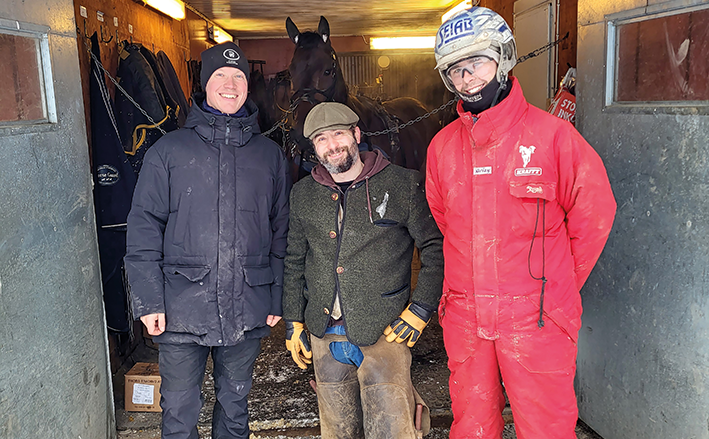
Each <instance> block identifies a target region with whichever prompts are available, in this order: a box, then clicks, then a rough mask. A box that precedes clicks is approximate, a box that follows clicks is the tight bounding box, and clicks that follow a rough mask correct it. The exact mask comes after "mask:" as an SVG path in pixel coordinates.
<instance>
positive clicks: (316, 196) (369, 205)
mask: <svg viewBox="0 0 709 439" xmlns="http://www.w3.org/2000/svg"><path fill="white" fill-rule="evenodd" d="M361 157H362V160H363V162H364V165H365V166H364V170H363V171H362V173H361V174H360V176H359V177H357V179H356V180H355V181H354V183H353V184H352V185H351V186H350V187H349V188H348V189H347V190H346V191H345V192H344V193H342V192H341V190H340V188H339V186H337V184H336V183H335V182H334V181H333V180H332V177H331V176H330V174H329V173H328V172H327V171H326V170H325V169H324V168H323V167H322V166H321V165H318V166H317V167H316V168H315V169H314V170H313V174H312V175H311V176H308V177H306V178H304V179H302V180H301V181H299V182H298V183H296V184H295V185H294V186H293V190H292V192H291V196H290V197H291V198H290V206H291V210H290V228H289V233H288V250H287V254H286V258H285V272H284V278H283V318H284V319H286V320H294V321H298V322H305V324H306V325H307V327H308V329H309V330H310V332H311V333H312V334H313V335H315V336H317V337H322V336H323V335H324V334H325V329H326V328H327V324H328V319H329V317H330V315H329V314H330V312H331V310H332V308H333V304H334V302H335V297H336V296H335V293H336V291H339V293H340V306H341V310H342V318H343V321H344V325H345V330H346V332H347V338H348V339H349V341H350V342H352V343H353V344H355V345H358V346H369V345H372V344H374V343H376V341H377V340H378V339H379V337H380V336H381V335H382V333H383V331H384V329H385V328H386V327H387V326H388V325H389V324H391V323H392V322H393V321H394V320H395V319H396V318H397V317H398V316H399V314H401V312H402V311H403V310H404V308H406V306H407V305H408V303H409V302H410V301H418V302H422V303H424V304H426V305H428V307H431V308H434V309H435V308H436V307H437V306H438V301H439V299H440V297H441V292H442V288H443V251H442V245H443V237H442V235H441V233H440V231H439V230H438V226H437V225H436V223H435V221H434V219H433V216H432V215H431V211H430V210H429V207H428V203H427V202H426V196H425V194H424V185H423V178H422V177H421V174H420V173H419V172H418V171H414V170H410V169H404V168H402V167H399V166H396V165H393V164H390V163H389V162H388V161H387V160H386V159H385V158H384V156H383V155H382V154H381V153H380V152H379V151H377V152H364V153H362V154H361ZM340 197H344V209H343V210H344V215H343V218H342V230H338V210H339V206H340ZM414 244H415V245H416V247H418V248H419V250H420V253H421V271H420V273H419V277H418V281H417V286H416V289H415V290H414V291H413V292H411V288H410V285H409V284H410V282H411V258H412V255H413V251H414Z"/></svg>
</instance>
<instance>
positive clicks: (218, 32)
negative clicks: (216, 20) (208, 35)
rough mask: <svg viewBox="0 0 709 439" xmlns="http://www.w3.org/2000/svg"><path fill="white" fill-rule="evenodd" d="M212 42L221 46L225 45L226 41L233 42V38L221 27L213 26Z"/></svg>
mask: <svg viewBox="0 0 709 439" xmlns="http://www.w3.org/2000/svg"><path fill="white" fill-rule="evenodd" d="M214 41H216V42H217V43H218V44H221V43H226V42H227V41H234V37H232V36H231V35H230V34H229V33H228V32H226V31H225V30H224V29H222V28H221V27H219V26H214Z"/></svg>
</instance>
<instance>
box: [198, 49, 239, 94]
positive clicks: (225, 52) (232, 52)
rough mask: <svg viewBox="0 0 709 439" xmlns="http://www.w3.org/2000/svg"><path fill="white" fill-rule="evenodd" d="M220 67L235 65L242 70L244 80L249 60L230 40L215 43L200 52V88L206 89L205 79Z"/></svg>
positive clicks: (207, 79)
mask: <svg viewBox="0 0 709 439" xmlns="http://www.w3.org/2000/svg"><path fill="white" fill-rule="evenodd" d="M222 67H236V68H237V69H239V70H241V71H242V72H244V75H246V80H247V81H248V80H249V61H248V60H247V59H246V55H244V52H242V51H241V49H240V48H239V46H237V45H236V44H234V43H232V42H231V41H229V42H226V43H222V44H217V45H216V46H213V47H210V48H209V49H207V50H205V51H204V52H202V72H201V73H200V82H201V83H202V89H203V90H206V89H207V81H209V78H211V77H212V73H214V71H215V70H217V69H220V68H222Z"/></svg>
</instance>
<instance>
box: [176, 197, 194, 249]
mask: <svg viewBox="0 0 709 439" xmlns="http://www.w3.org/2000/svg"><path fill="white" fill-rule="evenodd" d="M188 200H189V196H188V195H187V194H185V193H182V194H180V201H179V203H178V205H177V212H176V213H175V227H174V228H173V232H172V243H173V244H174V245H178V246H182V244H184V242H185V235H186V234H187V219H188V217H189V215H190V203H189V201H188Z"/></svg>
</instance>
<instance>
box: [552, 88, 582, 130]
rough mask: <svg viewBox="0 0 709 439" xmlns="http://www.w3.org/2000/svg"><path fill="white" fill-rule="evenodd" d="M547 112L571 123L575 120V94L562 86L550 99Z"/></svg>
mask: <svg viewBox="0 0 709 439" xmlns="http://www.w3.org/2000/svg"><path fill="white" fill-rule="evenodd" d="M547 112H549V113H551V114H553V115H554V116H556V117H558V118H560V119H564V120H568V121H569V122H571V123H575V122H576V96H574V95H572V94H571V93H570V92H569V91H568V90H567V89H566V87H562V88H560V89H559V91H558V92H557V93H556V96H554V99H552V101H551V104H550V105H549V109H548V110H547Z"/></svg>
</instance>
